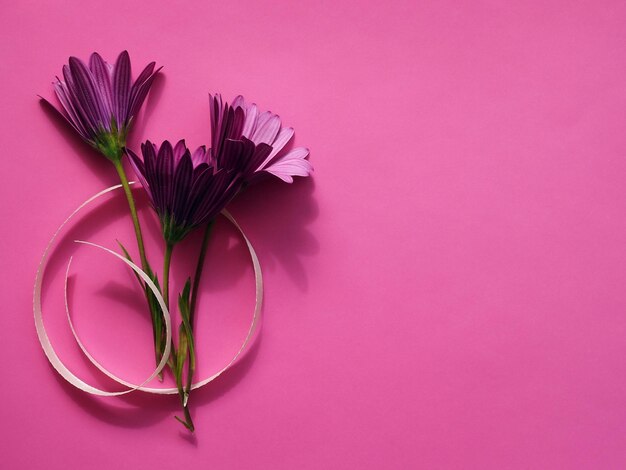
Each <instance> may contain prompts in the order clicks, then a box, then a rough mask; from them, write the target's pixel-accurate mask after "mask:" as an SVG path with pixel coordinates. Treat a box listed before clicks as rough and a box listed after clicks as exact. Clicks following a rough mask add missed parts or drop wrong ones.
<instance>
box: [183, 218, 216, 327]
mask: <svg viewBox="0 0 626 470" xmlns="http://www.w3.org/2000/svg"><path fill="white" fill-rule="evenodd" d="M214 223H215V221H214V220H211V221H210V222H209V223H208V224H207V226H206V228H205V229H204V236H203V237H202V247H201V248H200V256H199V257H198V264H197V265H196V273H195V274H194V276H193V287H192V289H191V302H190V303H189V324H190V325H191V327H192V328H193V319H194V313H195V311H196V301H197V299H198V287H199V286H200V277H201V276H202V269H203V267H204V259H205V258H206V251H207V247H208V245H209V238H210V237H211V229H212V228H213V224H214Z"/></svg>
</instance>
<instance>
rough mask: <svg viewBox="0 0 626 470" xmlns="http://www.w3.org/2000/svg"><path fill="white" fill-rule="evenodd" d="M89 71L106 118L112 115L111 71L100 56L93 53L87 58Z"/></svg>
mask: <svg viewBox="0 0 626 470" xmlns="http://www.w3.org/2000/svg"><path fill="white" fill-rule="evenodd" d="M89 70H91V73H92V75H93V78H94V82H95V84H96V88H97V90H98V93H99V95H100V98H101V101H102V104H103V107H104V112H105V114H106V116H107V117H109V116H112V115H113V90H112V87H111V70H110V68H109V67H108V66H107V64H106V62H105V61H104V59H102V57H100V54H98V53H97V52H94V53H93V54H91V57H90V58H89Z"/></svg>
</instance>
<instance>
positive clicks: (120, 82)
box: [113, 51, 131, 123]
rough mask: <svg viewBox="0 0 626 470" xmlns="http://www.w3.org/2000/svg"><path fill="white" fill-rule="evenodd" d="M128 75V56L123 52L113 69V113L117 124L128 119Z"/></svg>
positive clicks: (129, 71) (129, 69) (129, 70)
mask: <svg viewBox="0 0 626 470" xmlns="http://www.w3.org/2000/svg"><path fill="white" fill-rule="evenodd" d="M130 73H131V68H130V56H129V55H128V52H127V51H123V52H122V53H121V54H120V55H119V57H118V58H117V61H116V62H115V67H113V101H114V113H115V120H116V121H117V122H118V123H126V122H127V121H128V119H129V117H130V116H129V111H130V108H129V104H130Z"/></svg>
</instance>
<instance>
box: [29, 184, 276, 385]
mask: <svg viewBox="0 0 626 470" xmlns="http://www.w3.org/2000/svg"><path fill="white" fill-rule="evenodd" d="M130 184H134V182H131V183H130ZM120 188H122V185H121V184H118V185H115V186H111V187H109V188H106V189H104V190H102V191H100V192H99V193H97V194H95V195H93V196H92V197H90V198H89V199H87V200H86V201H84V202H83V203H82V204H81V205H79V206H78V207H77V208H76V209H75V210H74V211H73V212H72V213H71V214H70V216H69V217H68V218H67V219H65V221H64V222H63V223H62V224H61V225H60V226H59V228H58V229H57V230H56V232H55V233H54V235H53V236H52V238H51V239H50V241H49V242H48V245H47V246H46V249H45V250H44V253H43V256H42V257H41V260H40V261H39V267H38V268H37V274H36V276H35V287H34V291H33V313H34V317H35V327H36V329H37V337H38V338H39V342H40V343H41V347H42V348H43V351H44V353H45V355H46V357H47V358H48V361H50V364H52V367H54V369H55V370H56V371H57V372H58V373H59V375H61V377H63V378H64V379H65V380H66V381H67V382H69V383H70V384H72V385H73V386H75V387H76V388H78V389H80V390H82V391H84V392H87V393H90V394H92V395H99V396H119V395H124V394H127V393H131V392H133V391H136V390H140V391H142V392H147V393H154V394H159V395H174V394H177V393H178V389H177V388H174V387H172V388H152V387H146V386H145V385H146V384H147V383H149V382H150V381H152V380H153V379H154V378H155V377H156V376H157V375H158V374H159V373H160V372H161V371H162V370H163V368H164V367H165V366H166V364H167V360H168V358H169V355H170V352H171V338H172V324H171V316H170V313H169V310H168V309H167V307H166V305H165V301H164V300H163V297H162V295H161V293H160V292H159V289H158V288H157V287H156V286H155V285H154V283H153V282H152V280H151V279H150V277H149V276H148V275H147V274H146V273H145V272H144V271H143V270H142V269H141V268H140V267H139V266H137V265H136V264H134V263H133V262H132V261H130V260H128V259H126V258H125V257H123V256H122V255H120V254H118V253H116V252H115V251H113V250H110V249H108V248H105V247H103V246H100V245H97V244H95V243H91V242H87V241H82V240H75V241H76V243H79V244H82V245H87V246H91V247H94V248H98V249H100V250H103V251H104V252H105V253H108V254H110V255H112V256H114V257H116V258H117V259H119V260H120V261H122V262H124V263H126V264H127V265H128V266H129V267H130V268H131V269H132V270H133V271H135V273H137V275H138V276H139V277H140V278H141V279H142V280H143V281H144V282H145V283H146V285H147V286H148V287H149V288H150V290H152V292H153V293H154V295H155V297H156V299H157V302H158V303H159V305H160V307H161V309H162V312H163V318H164V321H165V334H166V346H165V351H164V354H163V358H162V359H161V362H159V364H158V365H157V367H156V369H155V370H154V371H153V372H152V374H150V376H149V377H148V378H147V379H146V380H144V381H143V382H142V383H141V384H139V385H137V384H133V383H130V382H128V381H126V380H124V379H122V378H120V377H117V376H116V375H114V374H113V373H112V372H110V371H109V370H107V369H106V368H105V367H104V366H103V365H102V364H100V363H99V362H98V361H97V360H96V359H95V358H94V357H93V356H92V355H91V354H90V353H89V351H88V350H87V348H86V346H85V344H84V343H83V342H82V341H81V340H80V338H79V336H78V333H77V332H76V329H75V328H74V324H73V322H72V318H71V315H70V310H69V305H68V301H67V279H68V276H69V270H70V266H71V262H72V258H70V259H69V262H68V265H67V269H66V272H65V284H64V286H65V312H66V315H67V320H68V323H69V326H70V329H71V332H72V335H73V336H74V339H75V340H76V343H77V344H78V346H79V347H80V349H81V351H82V352H83V354H85V356H86V357H87V359H88V360H89V361H90V362H91V363H92V364H93V365H94V366H95V367H96V368H97V369H98V370H100V371H101V372H102V373H103V374H105V375H106V376H107V377H109V378H110V379H112V380H113V381H115V382H117V383H118V384H120V385H122V386H124V387H126V388H127V390H123V391H120V392H109V391H106V390H101V389H99V388H97V387H94V386H92V385H90V384H88V383H86V382H84V381H83V380H81V379H80V378H79V377H77V376H76V375H75V374H74V373H73V372H72V371H70V370H69V369H68V368H67V366H65V364H64V363H63V361H61V359H60V358H59V356H58V355H57V353H56V351H55V349H54V347H53V346H52V343H51V341H50V338H49V337H48V333H47V331H46V328H45V325H44V321H43V310H42V304H41V292H42V288H43V282H44V276H45V271H46V266H47V261H48V256H49V254H50V250H51V249H52V247H53V245H54V242H55V241H56V239H57V237H58V236H59V234H60V233H61V232H62V231H63V229H64V228H65V226H66V225H67V224H68V223H69V222H70V221H71V220H72V219H73V218H74V217H75V216H76V215H77V214H78V213H79V212H80V211H81V210H82V209H84V208H85V207H86V206H88V205H90V204H91V203H92V202H93V201H95V200H97V199H99V198H101V197H103V196H105V195H106V194H108V193H111V192H113V191H116V190H118V189H120ZM222 215H223V216H224V217H225V218H226V219H227V220H228V221H229V222H230V223H231V224H233V225H234V226H235V228H236V229H237V231H238V232H239V234H240V235H241V237H242V238H243V240H244V241H245V242H246V246H247V248H248V251H249V254H250V259H251V260H252V267H253V269H254V280H255V305H254V314H253V316H252V320H251V322H250V326H249V328H248V332H247V334H246V337H245V339H244V341H243V343H242V344H241V346H240V348H239V350H238V351H237V352H236V353H235V355H234V356H233V357H232V358H231V360H230V361H229V362H228V363H227V364H226V366H224V367H223V368H222V369H220V370H219V371H218V372H216V373H215V374H213V375H211V376H210V377H206V378H204V379H201V380H199V381H197V382H194V383H193V384H192V386H191V388H192V390H195V389H197V388H200V387H203V386H204V385H207V384H208V383H210V382H212V381H213V380H215V379H216V378H217V377H219V376H220V375H222V374H223V373H224V372H226V371H227V370H228V369H230V368H231V367H232V366H233V365H234V364H235V362H236V361H237V359H239V358H240V357H241V355H242V354H243V353H244V352H245V350H246V348H247V347H248V346H249V345H250V343H251V342H252V339H253V338H254V334H255V332H256V331H257V329H258V327H259V325H260V320H261V306H262V304H263V275H262V273H261V265H260V263H259V258H258V257H257V255H256V252H255V251H254V248H253V246H252V243H250V240H249V239H248V237H246V235H245V233H244V232H243V230H242V228H241V227H240V226H239V224H238V223H237V221H236V220H235V219H234V218H233V216H232V215H231V214H230V213H229V212H228V211H227V210H226V209H224V210H223V211H222Z"/></svg>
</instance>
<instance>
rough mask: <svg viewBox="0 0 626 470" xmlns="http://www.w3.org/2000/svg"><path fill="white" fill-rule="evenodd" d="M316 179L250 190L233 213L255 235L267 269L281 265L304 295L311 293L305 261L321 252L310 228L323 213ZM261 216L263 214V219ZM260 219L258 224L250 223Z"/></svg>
mask: <svg viewBox="0 0 626 470" xmlns="http://www.w3.org/2000/svg"><path fill="white" fill-rule="evenodd" d="M314 193H315V182H314V180H313V179H312V178H306V179H298V178H296V181H295V182H294V183H293V184H291V185H287V184H279V183H277V182H276V181H272V180H269V179H268V180H265V181H263V182H261V183H259V184H258V185H255V186H252V187H250V188H249V189H248V190H247V191H246V192H245V193H243V194H241V195H240V196H239V197H238V199H237V200H236V201H235V203H234V204H233V205H232V212H233V213H235V214H237V217H238V218H240V219H241V220H242V221H246V222H245V223H246V226H250V232H251V233H253V234H254V240H252V241H253V243H254V245H255V246H256V247H258V251H259V257H260V258H261V260H262V263H263V268H264V269H275V267H276V265H280V266H281V267H282V268H283V269H284V270H285V271H286V272H287V273H288V274H289V276H290V278H291V280H292V281H293V283H294V284H295V285H296V286H297V287H298V288H299V289H300V290H301V291H303V292H306V291H307V290H308V276H307V271H306V269H305V264H304V261H303V260H304V258H305V257H310V256H314V255H316V254H317V253H318V252H319V242H318V241H317V239H316V238H315V236H314V235H313V234H312V233H311V231H310V229H309V226H310V225H311V224H312V223H313V222H314V221H315V219H316V218H317V217H318V214H319V208H318V204H317V201H316V200H315V198H314ZM259 214H263V215H262V217H259ZM249 219H257V222H256V223H254V222H247V221H248V220H249Z"/></svg>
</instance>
